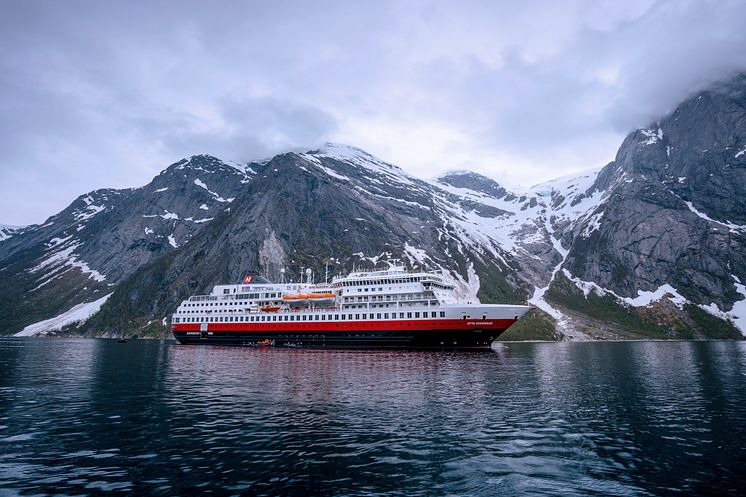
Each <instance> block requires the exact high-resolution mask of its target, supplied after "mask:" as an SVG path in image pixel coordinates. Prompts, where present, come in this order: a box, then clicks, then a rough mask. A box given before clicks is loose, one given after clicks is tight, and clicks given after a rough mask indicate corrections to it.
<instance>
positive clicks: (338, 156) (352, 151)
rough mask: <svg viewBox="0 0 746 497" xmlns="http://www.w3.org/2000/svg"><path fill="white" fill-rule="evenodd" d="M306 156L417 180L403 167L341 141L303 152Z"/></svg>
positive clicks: (411, 181)
mask: <svg viewBox="0 0 746 497" xmlns="http://www.w3.org/2000/svg"><path fill="white" fill-rule="evenodd" d="M303 156H304V157H306V156H312V157H327V158H330V159H335V160H339V161H342V162H346V163H347V164H351V165H353V166H356V167H358V168H363V169H366V170H368V171H371V172H373V173H376V174H377V175H380V176H383V177H385V178H386V179H387V180H390V181H395V182H397V183H403V184H407V185H413V184H414V183H415V182H416V181H417V180H416V179H415V178H413V177H411V176H409V175H408V174H407V173H406V172H404V170H402V169H401V168H399V167H397V166H394V165H393V164H389V163H387V162H384V161H382V160H380V159H378V158H377V157H374V156H372V155H370V154H369V153H368V152H366V151H364V150H361V149H359V148H357V147H352V146H350V145H342V144H339V143H327V144H325V145H324V146H323V147H320V148H319V149H318V150H313V151H310V152H307V153H306V154H303Z"/></svg>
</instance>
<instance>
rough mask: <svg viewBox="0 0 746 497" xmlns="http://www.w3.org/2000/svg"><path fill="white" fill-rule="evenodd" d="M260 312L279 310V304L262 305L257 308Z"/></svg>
mask: <svg viewBox="0 0 746 497" xmlns="http://www.w3.org/2000/svg"><path fill="white" fill-rule="evenodd" d="M259 310H260V311H262V312H277V311H279V310H280V306H279V305H263V306H261V307H260V308H259Z"/></svg>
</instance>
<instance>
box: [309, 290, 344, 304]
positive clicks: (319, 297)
mask: <svg viewBox="0 0 746 497" xmlns="http://www.w3.org/2000/svg"><path fill="white" fill-rule="evenodd" d="M306 297H307V298H308V302H310V303H311V304H313V305H315V306H318V307H327V306H330V305H334V301H335V300H337V297H336V296H335V295H334V294H333V293H331V292H313V293H309V294H308V295H306Z"/></svg>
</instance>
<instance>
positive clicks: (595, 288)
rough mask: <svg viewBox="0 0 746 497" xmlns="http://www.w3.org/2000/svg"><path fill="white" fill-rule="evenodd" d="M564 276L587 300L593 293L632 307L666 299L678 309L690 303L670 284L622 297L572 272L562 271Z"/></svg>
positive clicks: (645, 305)
mask: <svg viewBox="0 0 746 497" xmlns="http://www.w3.org/2000/svg"><path fill="white" fill-rule="evenodd" d="M562 272H563V273H564V275H565V276H566V277H567V279H569V280H570V281H572V282H573V283H575V286H576V287H578V288H579V289H580V290H582V291H583V295H584V296H585V297H586V298H587V297H588V295H590V293H591V292H593V293H595V294H596V295H598V296H599V297H603V296H606V295H611V296H612V297H614V298H615V299H617V300H618V301H620V302H623V303H625V304H627V305H629V306H631V307H647V306H649V305H650V304H652V303H653V302H658V301H659V300H661V299H662V298H664V297H667V298H668V300H670V301H671V302H673V303H674V304H676V306H677V307H679V308H682V307H683V305H684V304H686V303H689V300H688V299H687V298H686V297H684V296H682V295H681V294H680V293H679V291H678V290H677V289H675V288H674V287H672V286H671V285H669V284H665V285H661V286H660V287H658V288H657V289H655V290H653V291H643V290H638V291H637V297H622V296H621V295H617V294H616V293H614V292H613V291H611V290H609V289H608V288H603V287H601V286H599V285H597V284H596V283H594V282H592V281H583V280H581V279H580V278H576V277H573V275H572V274H570V271H568V270H567V269H562Z"/></svg>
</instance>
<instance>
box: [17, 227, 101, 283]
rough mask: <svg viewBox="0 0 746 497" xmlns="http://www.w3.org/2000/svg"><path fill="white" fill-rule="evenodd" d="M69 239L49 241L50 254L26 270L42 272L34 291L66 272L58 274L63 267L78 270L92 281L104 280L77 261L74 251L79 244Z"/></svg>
mask: <svg viewBox="0 0 746 497" xmlns="http://www.w3.org/2000/svg"><path fill="white" fill-rule="evenodd" d="M71 238H72V237H67V238H65V239H58V238H57V239H53V240H51V241H50V242H49V243H48V244H47V246H49V247H51V248H52V251H51V253H49V254H48V255H47V257H46V258H45V259H44V260H42V261H41V262H40V263H38V264H37V265H36V266H34V267H32V268H30V269H29V270H28V272H29V273H38V272H41V271H44V275H42V277H41V278H40V280H39V282H40V284H39V286H37V287H36V288H34V290H36V289H38V288H41V287H42V286H44V285H46V284H48V283H49V282H51V281H52V280H54V279H56V278H58V277H59V276H61V275H62V274H64V273H65V272H67V271H64V272H60V271H61V270H62V269H63V268H64V267H69V268H78V269H80V271H81V272H82V273H83V274H87V275H88V277H89V278H90V279H93V280H94V281H98V282H102V281H105V280H106V276H104V275H103V274H101V273H99V272H98V271H96V270H95V269H91V268H90V267H89V266H88V264H87V263H86V262H84V261H81V260H79V259H78V256H77V255H76V254H75V253H74V251H75V249H76V248H77V247H78V246H80V243H79V242H77V241H72V240H70V239H71ZM55 249H56V250H55ZM32 291H33V290H32Z"/></svg>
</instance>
